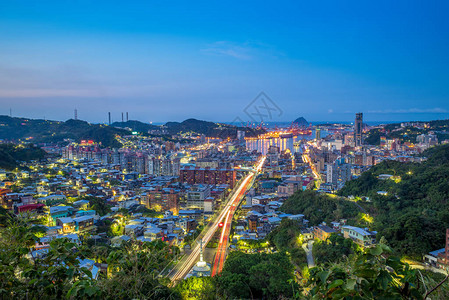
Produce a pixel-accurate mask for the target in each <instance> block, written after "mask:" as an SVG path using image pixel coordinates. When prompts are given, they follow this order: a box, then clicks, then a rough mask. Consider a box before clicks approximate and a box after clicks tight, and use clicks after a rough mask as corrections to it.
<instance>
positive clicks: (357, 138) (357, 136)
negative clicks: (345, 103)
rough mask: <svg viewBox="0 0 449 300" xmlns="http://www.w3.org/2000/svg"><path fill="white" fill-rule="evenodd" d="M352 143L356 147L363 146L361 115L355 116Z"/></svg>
mask: <svg viewBox="0 0 449 300" xmlns="http://www.w3.org/2000/svg"><path fill="white" fill-rule="evenodd" d="M354 143H355V146H356V147H360V146H362V144H363V113H357V114H355V123H354Z"/></svg>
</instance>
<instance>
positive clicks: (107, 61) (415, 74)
mask: <svg viewBox="0 0 449 300" xmlns="http://www.w3.org/2000/svg"><path fill="white" fill-rule="evenodd" d="M6 2H7V1H2V2H1V3H0V40H1V47H0V104H1V107H0V114H9V109H10V108H11V109H12V112H13V115H15V116H25V117H35V118H43V117H46V118H48V119H59V120H66V119H68V118H71V117H73V110H74V109H75V108H77V110H78V116H79V118H81V119H84V120H87V121H91V122H105V121H107V112H108V111H110V112H111V113H112V116H113V119H114V120H119V119H120V113H121V112H126V111H128V112H129V116H130V119H138V120H141V121H145V122H149V121H153V122H164V121H181V120H184V119H186V118H189V117H195V118H199V119H205V120H213V121H232V120H233V119H234V118H236V117H239V118H240V119H242V120H247V119H248V117H247V116H246V115H245V113H244V112H243V110H244V109H245V107H246V106H247V105H248V104H250V103H251V101H252V100H253V99H254V98H255V97H256V96H257V95H258V94H259V93H260V92H261V91H264V92H265V93H266V94H267V95H268V96H269V97H270V98H271V99H272V100H273V102H275V103H276V104H277V106H278V107H279V108H280V109H281V110H282V114H280V115H279V114H276V115H275V116H273V118H272V120H271V121H291V120H294V119H295V118H297V117H299V116H304V117H305V118H306V119H308V120H311V121H349V120H352V119H353V116H354V113H355V112H358V111H363V112H364V114H365V119H366V120H369V121H376V120H379V121H393V120H397V121H402V120H429V119H442V118H448V117H449V101H448V99H449V85H448V83H449V56H448V53H449V20H448V18H447V16H446V14H447V11H449V2H447V1H313V3H308V2H312V1H273V2H263V3H260V1H251V2H247V1H245V2H244V3H243V1H235V2H234V1H219V2H218V1H170V2H165V1H141V2H139V1H128V2H129V3H126V4H124V3H125V2H122V1H98V0H97V1H63V0H60V1H40V2H38V1H9V3H6ZM298 2H303V3H298ZM268 121H269V120H268Z"/></svg>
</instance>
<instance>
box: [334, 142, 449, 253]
mask: <svg viewBox="0 0 449 300" xmlns="http://www.w3.org/2000/svg"><path fill="white" fill-rule="evenodd" d="M423 156H425V157H428V159H427V161H425V162H423V163H401V162H397V161H384V162H382V163H380V164H378V165H376V166H374V167H373V168H371V169H370V170H369V171H367V172H365V173H363V174H362V175H361V176H360V177H359V178H358V179H356V180H353V181H349V182H347V183H346V184H345V186H344V188H343V189H341V190H340V192H339V193H340V195H342V196H349V195H354V196H369V197H370V198H371V201H372V204H373V208H372V210H373V211H372V212H371V215H374V223H373V224H372V226H373V230H376V231H378V233H379V234H378V236H385V238H386V239H387V240H388V241H389V242H390V245H391V246H392V247H393V248H394V249H396V250H398V251H400V252H401V253H403V254H406V255H409V256H412V257H415V258H420V257H421V256H422V254H423V253H428V252H430V251H433V250H435V249H440V248H441V247H443V245H444V241H445V230H444V229H445V228H448V227H449V211H448V210H447V206H448V204H449V145H443V146H438V147H434V148H431V149H429V150H427V151H426V152H424V153H423ZM380 174H390V175H394V176H396V177H400V178H401V180H400V181H398V182H396V181H394V180H388V179H387V180H380V179H378V175H380ZM377 191H386V192H388V195H387V196H382V195H378V194H377Z"/></svg>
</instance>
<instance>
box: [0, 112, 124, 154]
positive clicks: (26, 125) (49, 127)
mask: <svg viewBox="0 0 449 300" xmlns="http://www.w3.org/2000/svg"><path fill="white" fill-rule="evenodd" d="M128 133H129V132H128V131H127V130H123V129H118V128H114V127H111V126H106V125H103V124H90V123H88V122H86V121H81V120H73V119H70V120H67V121H65V122H61V121H50V120H39V119H26V118H11V117H9V116H0V139H6V140H25V139H26V140H28V141H30V142H34V143H49V142H52V143H54V142H61V141H64V139H67V138H69V139H73V140H75V141H78V142H79V141H80V140H84V139H89V140H93V141H94V142H98V143H101V144H102V145H103V146H105V147H120V146H121V144H120V143H119V142H118V141H117V140H116V139H115V136H116V135H123V134H128Z"/></svg>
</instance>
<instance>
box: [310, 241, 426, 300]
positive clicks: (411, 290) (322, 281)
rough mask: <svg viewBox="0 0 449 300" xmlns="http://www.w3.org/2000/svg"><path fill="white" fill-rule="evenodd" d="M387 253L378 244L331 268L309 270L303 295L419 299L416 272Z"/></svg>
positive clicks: (333, 297)
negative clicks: (415, 283)
mask: <svg viewBox="0 0 449 300" xmlns="http://www.w3.org/2000/svg"><path fill="white" fill-rule="evenodd" d="M390 253H391V249H390V248H389V247H388V246H386V245H383V244H379V245H377V246H376V247H374V248H371V249H368V250H366V251H365V252H364V253H363V254H360V255H356V256H353V257H352V258H350V259H348V260H347V261H346V262H344V263H342V264H338V265H334V266H332V267H331V268H325V267H315V268H312V269H310V277H309V280H308V282H307V284H306V286H305V288H306V289H304V293H305V294H306V295H307V296H308V297H310V298H313V299H318V298H332V299H412V298H413V299H422V298H423V296H422V294H421V293H420V291H419V289H417V288H416V286H415V285H414V284H413V283H414V282H415V280H416V274H415V271H414V270H412V269H410V267H409V266H408V265H407V264H405V263H402V262H401V261H400V259H399V258H397V257H394V256H390ZM307 289H310V292H307Z"/></svg>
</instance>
